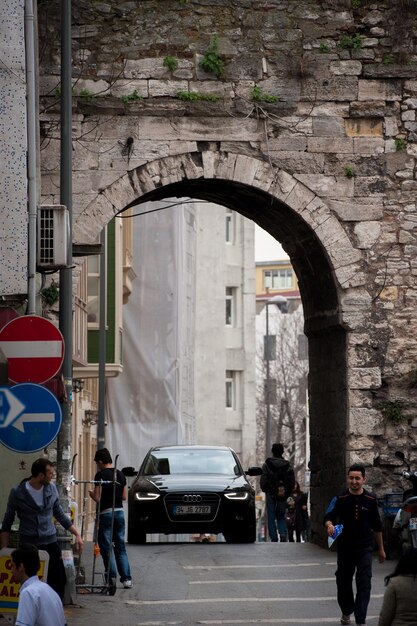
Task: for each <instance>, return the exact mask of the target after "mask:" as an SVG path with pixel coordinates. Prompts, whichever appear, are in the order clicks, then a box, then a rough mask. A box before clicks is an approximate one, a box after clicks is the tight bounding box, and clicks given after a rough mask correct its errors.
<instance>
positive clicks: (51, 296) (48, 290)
mask: <svg viewBox="0 0 417 626" xmlns="http://www.w3.org/2000/svg"><path fill="white" fill-rule="evenodd" d="M41 296H42V298H43V299H44V300H45V303H46V304H47V305H48V306H53V305H54V304H55V303H56V302H58V299H59V287H58V285H57V284H56V282H55V281H52V283H51V284H50V285H49V287H44V289H42V290H41Z"/></svg>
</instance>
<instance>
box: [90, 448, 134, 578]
mask: <svg viewBox="0 0 417 626" xmlns="http://www.w3.org/2000/svg"><path fill="white" fill-rule="evenodd" d="M94 461H95V463H97V469H98V472H97V474H96V475H95V476H94V481H95V483H99V482H100V481H101V480H102V481H106V484H103V485H100V484H95V487H94V489H93V490H91V491H89V492H88V493H89V494H90V497H91V498H92V499H93V500H94V501H95V502H99V503H100V517H99V522H98V524H99V525H98V545H99V547H100V554H101V557H102V559H103V564H104V569H105V571H106V573H108V576H109V579H110V580H111V579H112V578H114V579H116V566H117V571H118V572H119V576H120V582H121V583H122V585H123V587H124V588H125V589H131V588H132V576H131V574H130V565H129V559H128V556H127V552H126V545H125V515H124V511H123V500H126V498H127V488H126V478H125V477H124V475H123V474H122V472H121V471H120V470H115V469H114V467H113V459H112V457H111V454H110V452H109V451H108V450H107V448H101V450H97V452H96V454H95V456H94ZM115 472H116V476H115V475H114V474H115ZM114 479H115V481H116V482H113V481H114ZM112 482H113V484H111V483H112ZM114 490H115V493H114ZM113 507H114V508H113ZM112 530H113V536H112ZM112 542H113V543H114V554H113V549H112ZM115 559H116V562H115Z"/></svg>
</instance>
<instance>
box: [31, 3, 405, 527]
mask: <svg viewBox="0 0 417 626" xmlns="http://www.w3.org/2000/svg"><path fill="white" fill-rule="evenodd" d="M352 4H354V5H355V8H352ZM357 4H359V5H361V6H359V7H356V5H357ZM73 5H74V30H73V49H74V125H73V127H74V144H73V145H74V152H73V155H74V182H73V189H74V213H75V222H76V223H75V228H74V233H75V238H76V239H77V241H80V242H87V241H93V240H94V239H95V237H96V236H97V233H98V232H99V229H100V228H101V226H102V225H103V224H105V223H106V222H107V221H108V220H109V219H110V217H111V216H112V215H114V214H115V213H116V212H117V211H121V210H123V208H125V207H126V206H128V205H130V204H134V203H135V202H138V201H139V200H140V199H143V198H144V197H146V199H152V198H161V197H164V196H165V197H169V195H168V194H169V193H171V195H172V193H173V192H174V191H175V192H177V193H178V195H181V194H182V195H193V194H194V197H203V198H206V199H210V200H214V201H216V202H219V203H220V204H225V205H227V206H231V207H232V208H235V209H237V210H240V211H241V212H242V213H243V214H244V215H247V216H249V217H251V218H252V219H254V220H255V221H257V222H258V223H259V224H260V225H261V226H262V227H263V228H265V229H267V230H269V232H271V233H272V234H273V235H274V236H276V237H277V238H279V239H280V241H281V242H282V244H283V245H284V248H285V249H286V250H287V252H288V253H289V255H290V257H291V260H292V263H293V265H294V267H295V269H296V271H297V275H298V277H299V281H300V286H301V291H302V294H303V305H304V309H305V311H306V331H307V334H308V335H309V339H310V397H311V411H312V468H313V495H312V502H313V504H314V503H315V502H319V500H320V501H321V502H323V501H325V499H326V498H327V496H328V495H330V494H331V493H332V490H333V489H334V488H335V487H336V486H337V485H339V486H340V483H341V482H343V475H344V471H345V463H349V462H351V461H357V460H361V461H364V462H365V463H366V464H367V465H368V466H369V468H370V469H369V478H370V483H371V484H372V485H373V487H374V488H375V489H377V490H378V491H379V492H382V491H385V490H386V489H387V483H386V481H387V476H390V474H391V473H390V472H386V470H387V469H390V468H391V466H392V465H394V464H395V460H394V456H393V453H394V451H395V449H397V448H403V449H406V450H408V451H410V452H412V451H414V450H415V449H416V448H417V430H416V429H417V420H416V419H415V417H414V412H415V409H416V407H417V395H416V385H417V367H416V357H417V344H416V342H415V339H414V338H415V337H416V335H417V314H416V308H415V303H416V299H417V289H416V275H417V259H416V252H417V244H416V227H417V216H416V201H415V192H416V188H417V181H416V174H415V164H416V155H417V120H416V110H417V63H416V61H417V56H416V54H415V38H414V32H417V31H416V29H415V26H416V25H417V23H416V22H417V14H416V3H415V2H411V1H409V0H389V1H387V2H383V1H380V2H379V1H378V2H369V0H361V1H360V2H351V1H350V0H328V1H325V0H323V1H322V2H320V1H313V0H294V1H293V0H259V1H258V0H253V1H252V0H235V1H233V0H188V2H184V3H182V2H180V1H179V0H141V1H139V0H138V1H131V2H116V1H109V2H87V1H81V0H73ZM40 13H41V15H40V35H41V46H40V49H41V93H42V107H43V113H42V117H41V134H42V137H43V151H42V155H43V166H44V177H43V193H44V195H45V201H48V202H50V201H55V202H58V194H59V171H58V149H59V128H58V122H59V98H57V94H58V91H59V46H58V44H59V41H58V33H59V28H58V25H59V11H58V3H57V2H45V3H44V4H43V5H42V6H41V9H40ZM213 36H216V37H218V47H219V54H220V58H219V57H215V60H217V61H219V60H221V61H222V63H223V64H224V73H223V74H222V75H221V76H216V75H215V73H213V72H206V71H204V70H203V69H202V67H201V65H200V63H201V61H202V60H203V59H204V57H205V54H206V51H207V46H208V45H209V42H210V40H211V38H212V37H213ZM167 57H171V58H173V59H174V60H175V59H176V60H177V61H178V66H177V67H176V68H174V67H173V66H172V61H171V66H172V69H170V68H169V67H167V64H168V63H169V61H167V60H166V59H167ZM164 61H165V64H164ZM180 92H187V93H191V94H194V98H195V100H193V101H187V100H183V99H181V98H184V97H186V96H184V95H182V96H181V97H180V96H179V94H180ZM188 97H189V98H190V97H191V96H188ZM208 97H209V98H211V100H210V99H209V100H207V98H208ZM396 420H397V421H399V422H400V423H396ZM345 450H346V454H345ZM394 481H395V482H396V483H397V484H396V487H397V488H398V483H399V480H398V478H394ZM393 484H394V483H393ZM314 490H315V491H314ZM320 514H321V511H320V510H318V512H317V519H316V521H317V523H318V520H319V517H320Z"/></svg>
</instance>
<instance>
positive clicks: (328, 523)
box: [324, 464, 385, 626]
mask: <svg viewBox="0 0 417 626" xmlns="http://www.w3.org/2000/svg"><path fill="white" fill-rule="evenodd" d="M364 483H365V468H364V466H363V465H360V464H355V465H351V466H350V468H349V470H348V489H346V490H345V491H344V492H343V493H341V494H340V495H338V496H336V497H334V498H333V500H332V501H331V503H330V504H329V507H328V509H327V511H326V514H325V516H324V525H325V527H326V531H327V535H328V536H329V537H330V536H331V535H332V534H333V533H334V530H335V529H334V526H335V524H336V523H339V524H343V531H342V533H341V535H339V537H338V538H337V570H336V586H337V601H338V604H339V606H340V609H341V611H342V617H341V618H340V623H341V624H350V623H351V621H350V615H351V613H354V614H355V621H356V624H358V625H360V626H365V620H366V613H367V610H368V604H369V598H370V596H371V578H372V551H373V547H374V541H376V544H377V546H378V557H379V562H380V563H383V562H384V561H385V552H384V544H383V541H382V525H381V519H380V517H379V511H378V503H377V499H376V497H375V496H374V495H373V494H372V493H370V492H369V491H367V490H366V489H364V487H363V485H364ZM355 570H356V598H355V597H354V595H353V588H352V581H353V576H354V574H355Z"/></svg>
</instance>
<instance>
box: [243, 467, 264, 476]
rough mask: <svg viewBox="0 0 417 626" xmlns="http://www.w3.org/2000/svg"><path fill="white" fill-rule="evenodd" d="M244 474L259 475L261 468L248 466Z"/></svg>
mask: <svg viewBox="0 0 417 626" xmlns="http://www.w3.org/2000/svg"><path fill="white" fill-rule="evenodd" d="M245 474H246V475H247V476H261V475H262V468H261V467H248V469H247V470H245Z"/></svg>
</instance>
